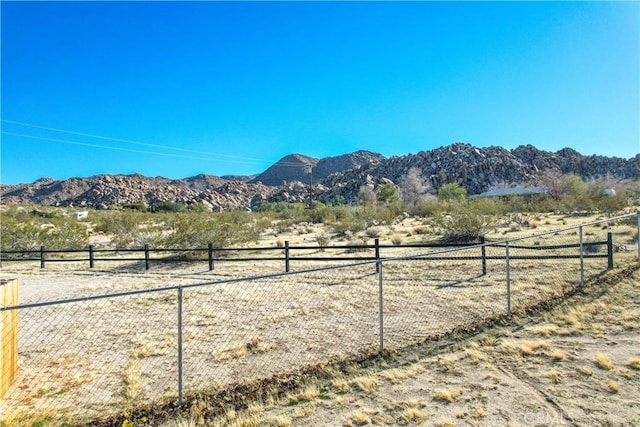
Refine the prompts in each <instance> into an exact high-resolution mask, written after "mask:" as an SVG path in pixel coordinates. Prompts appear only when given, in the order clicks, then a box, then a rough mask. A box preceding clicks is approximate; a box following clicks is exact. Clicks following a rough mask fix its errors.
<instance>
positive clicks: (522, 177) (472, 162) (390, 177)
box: [0, 143, 640, 211]
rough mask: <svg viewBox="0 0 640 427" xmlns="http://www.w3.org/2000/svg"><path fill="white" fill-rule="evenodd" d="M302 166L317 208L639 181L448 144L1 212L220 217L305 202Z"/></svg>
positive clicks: (611, 164) (536, 157)
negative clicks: (204, 209) (556, 175)
mask: <svg viewBox="0 0 640 427" xmlns="http://www.w3.org/2000/svg"><path fill="white" fill-rule="evenodd" d="M307 165H311V166H312V167H313V177H314V199H315V200H320V201H323V202H329V201H332V200H337V199H342V198H344V199H347V200H355V199H356V197H357V194H358V191H359V189H360V188H361V187H363V186H366V187H369V188H371V189H372V190H376V189H377V187H378V186H379V185H381V184H392V185H396V186H398V187H400V188H401V189H407V188H408V187H409V186H412V185H413V186H415V185H419V186H420V187H421V188H422V189H423V191H428V192H432V193H435V192H436V191H437V190H438V189H439V188H440V187H441V186H442V185H444V184H448V183H452V182H458V183H460V184H461V185H462V186H463V187H465V188H466V189H467V192H468V193H469V194H477V193H480V192H483V191H486V190H487V189H489V188H490V187H493V186H496V185H502V184H521V183H527V182H535V181H536V180H538V179H539V178H540V177H541V176H542V175H543V174H545V173H547V172H549V171H554V172H560V173H569V172H573V173H576V174H578V175H580V176H582V177H583V178H586V179H589V178H596V177H601V176H611V177H614V178H617V179H626V178H631V179H638V178H640V154H638V155H636V156H635V157H634V158H632V159H629V160H626V159H621V158H615V157H604V156H583V155H581V154H580V153H578V152H576V151H575V150H571V149H568V148H565V149H563V150H560V151H557V152H555V153H553V152H547V151H543V150H539V149H537V148H535V147H533V146H531V145H527V146H520V147H518V148H516V149H514V150H511V151H509V150H506V149H504V148H501V147H488V148H476V147H474V146H472V145H469V144H463V143H456V144H452V145H448V146H445V147H440V148H437V149H435V150H431V151H421V152H419V153H417V154H409V155H405V156H394V157H391V158H389V159H386V158H384V157H383V156H382V155H380V154H376V153H372V152H369V151H358V152H355V153H351V154H346V155H342V156H335V157H328V158H324V159H315V158H313V157H308V156H304V155H301V154H292V155H289V156H286V157H283V158H282V159H281V160H279V161H278V162H277V163H275V164H274V165H272V166H271V167H270V168H268V169H267V170H266V171H265V172H263V173H262V174H260V175H257V176H256V177H255V178H253V179H250V177H233V178H234V179H224V178H220V177H216V176H212V175H197V176H194V177H190V178H185V179H179V180H171V179H167V178H162V177H156V178H149V177H145V176H142V175H139V174H135V175H96V176H93V177H89V178H71V179H68V180H64V181H56V180H53V179H51V178H42V179H40V180H38V181H36V182H34V183H31V184H20V185H0V194H1V197H2V203H3V204H9V203H20V204H24V203H37V204H43V205H60V206H70V205H71V206H78V207H80V206H86V207H93V208H98V209H105V208H111V207H114V206H122V205H126V204H132V203H139V202H144V203H145V204H146V205H148V206H152V205H153V204H154V203H158V202H163V201H174V202H182V203H185V204H187V205H191V204H194V203H198V202H202V203H204V204H205V205H207V206H208V207H210V208H211V209H212V210H214V211H215V210H226V209H235V208H244V207H249V206H253V205H255V203H257V202H258V201H260V200H267V201H286V202H304V201H307V200H308V195H309V186H308V173H307Z"/></svg>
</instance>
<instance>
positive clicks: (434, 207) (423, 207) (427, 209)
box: [407, 195, 444, 218]
mask: <svg viewBox="0 0 640 427" xmlns="http://www.w3.org/2000/svg"><path fill="white" fill-rule="evenodd" d="M443 209H444V207H443V206H442V205H441V204H440V203H438V199H437V198H436V197H435V196H432V195H427V196H423V197H420V198H418V199H417V200H416V201H415V202H414V203H413V204H412V205H411V206H408V207H407V211H409V213H410V214H412V215H417V216H420V217H423V218H425V217H431V216H435V215H438V214H440V213H441V212H442V211H443Z"/></svg>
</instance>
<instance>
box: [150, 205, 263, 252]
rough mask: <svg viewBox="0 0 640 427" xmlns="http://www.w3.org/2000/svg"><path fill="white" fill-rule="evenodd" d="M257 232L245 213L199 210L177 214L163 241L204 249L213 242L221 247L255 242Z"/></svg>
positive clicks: (170, 244)
mask: <svg viewBox="0 0 640 427" xmlns="http://www.w3.org/2000/svg"><path fill="white" fill-rule="evenodd" d="M258 237H259V233H257V231H256V230H255V227H254V226H253V223H252V222H250V221H249V220H248V216H247V215H245V213H244V212H239V211H238V212H229V213H220V214H216V215H211V214H202V213H181V214H176V215H175V217H174V222H173V224H172V229H171V233H170V234H168V235H167V236H166V237H165V238H164V239H163V241H162V246H163V247H166V248H184V249H190V248H204V247H206V246H207V244H209V243H212V244H213V245H214V247H217V248H223V247H229V246H231V245H234V244H238V243H244V242H248V241H252V240H253V241H255V240H257V239H258Z"/></svg>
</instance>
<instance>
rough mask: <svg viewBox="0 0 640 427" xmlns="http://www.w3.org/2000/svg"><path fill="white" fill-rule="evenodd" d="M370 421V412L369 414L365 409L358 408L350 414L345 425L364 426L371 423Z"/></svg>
mask: <svg viewBox="0 0 640 427" xmlns="http://www.w3.org/2000/svg"><path fill="white" fill-rule="evenodd" d="M370 422H371V417H369V414H367V413H366V412H365V411H363V410H357V411H354V412H352V413H351V414H349V415H348V417H347V422H346V423H345V426H353V425H356V426H363V425H367V424H369V423H370Z"/></svg>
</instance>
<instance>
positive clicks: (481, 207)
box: [469, 198, 517, 215]
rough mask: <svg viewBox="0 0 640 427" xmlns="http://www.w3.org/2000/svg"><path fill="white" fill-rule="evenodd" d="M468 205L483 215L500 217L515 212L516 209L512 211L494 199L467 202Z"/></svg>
mask: <svg viewBox="0 0 640 427" xmlns="http://www.w3.org/2000/svg"><path fill="white" fill-rule="evenodd" d="M469 203H470V204H471V205H472V206H473V209H475V210H476V211H477V212H478V213H481V214H483V215H500V214H504V213H506V212H508V211H517V209H512V208H511V207H509V206H507V205H506V204H505V203H504V202H502V201H500V200H495V199H487V198H482V199H473V200H469Z"/></svg>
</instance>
